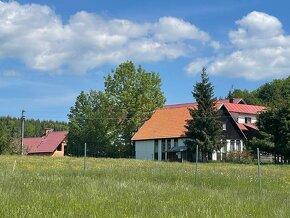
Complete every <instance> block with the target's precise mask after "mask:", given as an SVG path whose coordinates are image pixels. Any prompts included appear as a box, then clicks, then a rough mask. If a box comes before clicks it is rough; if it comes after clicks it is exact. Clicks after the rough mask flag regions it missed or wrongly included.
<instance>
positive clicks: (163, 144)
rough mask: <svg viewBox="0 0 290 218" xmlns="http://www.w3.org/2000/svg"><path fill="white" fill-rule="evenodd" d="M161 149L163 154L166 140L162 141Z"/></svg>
mask: <svg viewBox="0 0 290 218" xmlns="http://www.w3.org/2000/svg"><path fill="white" fill-rule="evenodd" d="M161 149H162V152H164V151H165V139H162V141H161Z"/></svg>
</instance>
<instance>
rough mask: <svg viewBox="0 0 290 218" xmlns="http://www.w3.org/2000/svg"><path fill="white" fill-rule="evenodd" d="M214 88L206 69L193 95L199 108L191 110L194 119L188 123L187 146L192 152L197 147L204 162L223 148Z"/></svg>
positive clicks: (203, 70)
mask: <svg viewBox="0 0 290 218" xmlns="http://www.w3.org/2000/svg"><path fill="white" fill-rule="evenodd" d="M213 94H214V93H213V86H212V84H211V83H210V81H209V78H208V75H207V73H206V69H205V68H203V69H202V73H201V82H197V83H196V85H195V86H194V89H193V92H192V95H193V97H194V98H195V99H196V102H197V104H198V105H197V108H189V113H190V115H191V117H192V119H190V120H188V121H187V125H186V126H185V127H186V129H187V132H186V137H187V138H188V140H186V142H185V143H186V144H187V146H188V148H189V150H190V151H191V152H195V148H196V145H198V147H199V150H200V151H201V153H202V157H203V160H206V161H207V160H208V154H209V153H212V152H213V151H214V150H219V149H220V148H221V147H222V146H223V143H222V123H221V121H220V114H219V112H218V110H217V108H216V98H214V97H213Z"/></svg>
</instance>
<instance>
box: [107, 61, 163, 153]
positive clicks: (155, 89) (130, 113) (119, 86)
mask: <svg viewBox="0 0 290 218" xmlns="http://www.w3.org/2000/svg"><path fill="white" fill-rule="evenodd" d="M105 93H106V94H107V96H108V97H109V99H110V101H111V102H113V104H114V106H115V109H114V114H115V118H116V122H117V125H118V130H119V135H120V137H121V139H122V140H123V143H124V145H125V147H126V151H125V153H126V154H127V156H131V157H132V156H133V155H134V145H133V144H132V143H131V138H132V136H133V134H134V133H135V132H136V131H137V130H138V128H140V126H141V125H142V124H143V123H144V122H145V121H146V120H147V119H148V118H149V117H150V116H151V114H152V112H153V111H154V110H155V109H156V108H158V107H162V106H163V104H164V103H165V98H164V96H163V93H162V91H161V79H160V76H159V74H157V73H154V72H146V71H145V70H144V69H143V68H142V67H141V66H139V67H138V69H136V68H135V66H134V64H133V63H132V62H131V61H128V62H125V63H122V64H120V65H119V67H117V68H116V69H115V70H114V71H113V72H112V74H109V75H108V76H107V77H106V78H105Z"/></svg>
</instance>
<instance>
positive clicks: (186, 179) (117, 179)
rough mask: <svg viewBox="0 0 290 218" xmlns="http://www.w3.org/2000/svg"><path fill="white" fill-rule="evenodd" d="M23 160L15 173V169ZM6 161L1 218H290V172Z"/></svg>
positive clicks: (1, 159)
mask: <svg viewBox="0 0 290 218" xmlns="http://www.w3.org/2000/svg"><path fill="white" fill-rule="evenodd" d="M15 160H16V167H15V171H14V172H13V164H14V161H15ZM194 169H195V166H194V164H193V163H161V162H153V161H137V160H126V159H94V158H89V159H88V160H87V171H86V173H85V175H83V159H82V158H69V157H65V158H51V157H20V156H0V199H1V201H0V217H43V218H44V217H271V218H272V217H275V218H276V217H290V166H286V165H284V166H275V165H262V176H263V178H262V187H263V190H262V193H259V188H258V187H259V186H258V179H257V166H256V165H240V164H227V163H207V164H199V167H198V169H199V170H198V176H197V183H196V184H195V183H194Z"/></svg>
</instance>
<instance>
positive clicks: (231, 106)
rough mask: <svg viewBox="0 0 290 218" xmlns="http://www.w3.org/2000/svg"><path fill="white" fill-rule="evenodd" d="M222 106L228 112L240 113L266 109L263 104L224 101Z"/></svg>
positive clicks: (255, 112)
mask: <svg viewBox="0 0 290 218" xmlns="http://www.w3.org/2000/svg"><path fill="white" fill-rule="evenodd" d="M224 106H225V107H226V109H227V110H228V111H229V112H235V113H242V114H257V113H259V112H261V111H263V110H265V109H266V108H265V107H264V106H258V105H248V104H235V103H224Z"/></svg>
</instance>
